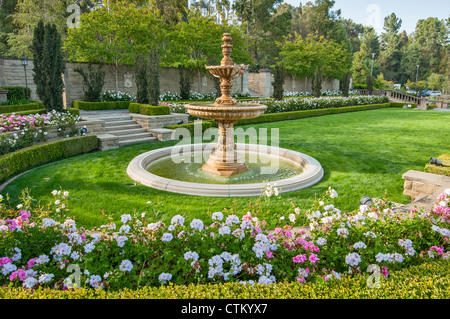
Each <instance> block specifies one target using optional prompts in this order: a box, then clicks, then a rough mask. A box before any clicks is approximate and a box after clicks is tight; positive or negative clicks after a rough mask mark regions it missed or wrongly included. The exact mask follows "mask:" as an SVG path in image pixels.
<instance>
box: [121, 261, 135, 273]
mask: <svg viewBox="0 0 450 319" xmlns="http://www.w3.org/2000/svg"><path fill="white" fill-rule="evenodd" d="M119 269H120V271H128V272H129V271H131V270H132V269H133V264H132V263H131V261H129V260H128V259H125V260H122V262H121V264H120V266H119Z"/></svg>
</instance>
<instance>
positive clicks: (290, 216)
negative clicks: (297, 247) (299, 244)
mask: <svg viewBox="0 0 450 319" xmlns="http://www.w3.org/2000/svg"><path fill="white" fill-rule="evenodd" d="M289 220H290V221H291V223H295V214H290V215H289Z"/></svg>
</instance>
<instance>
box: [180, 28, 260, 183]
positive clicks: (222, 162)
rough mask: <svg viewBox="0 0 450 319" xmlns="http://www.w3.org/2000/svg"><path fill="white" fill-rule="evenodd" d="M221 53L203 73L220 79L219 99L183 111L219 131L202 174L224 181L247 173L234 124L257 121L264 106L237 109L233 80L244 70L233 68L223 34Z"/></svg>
mask: <svg viewBox="0 0 450 319" xmlns="http://www.w3.org/2000/svg"><path fill="white" fill-rule="evenodd" d="M222 41H223V42H224V44H223V45H222V53H223V55H224V57H223V59H222V61H221V63H220V65H219V66H207V67H206V69H207V70H208V71H209V72H210V73H211V74H212V75H213V76H215V77H217V78H219V79H220V90H221V93H222V96H221V97H219V98H218V99H217V100H216V101H215V103H214V104H208V103H198V104H188V105H185V108H186V109H187V110H188V112H189V114H191V115H192V116H195V117H199V118H204V119H212V120H215V121H216V123H217V125H218V127H219V140H218V142H217V144H216V146H215V151H214V153H212V154H211V156H210V158H209V159H208V161H207V162H206V164H205V165H204V166H203V167H202V168H201V170H202V171H205V172H208V173H210V174H215V175H219V176H224V177H230V176H232V175H236V174H240V173H243V172H245V171H247V170H248V168H247V166H246V165H245V163H244V161H243V159H242V158H241V156H240V155H239V154H238V153H237V152H236V146H235V144H234V129H233V126H234V124H235V123H236V122H237V121H238V120H240V119H248V118H255V117H259V116H261V115H262V114H264V111H265V110H266V109H267V106H265V105H261V104H247V105H245V106H239V105H238V104H237V101H236V100H235V99H233V98H232V97H231V89H232V86H233V85H232V80H233V79H235V78H237V77H239V76H240V75H242V74H243V73H244V72H245V71H246V70H247V69H248V66H246V65H237V64H234V63H233V61H232V60H231V58H230V55H231V49H232V48H233V46H232V45H231V44H230V42H231V37H230V34H229V33H224V35H223V38H222Z"/></svg>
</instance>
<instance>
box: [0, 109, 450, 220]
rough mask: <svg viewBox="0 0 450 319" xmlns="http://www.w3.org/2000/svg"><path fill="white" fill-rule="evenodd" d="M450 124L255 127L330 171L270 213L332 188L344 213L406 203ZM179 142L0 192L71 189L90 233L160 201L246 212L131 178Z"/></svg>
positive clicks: (182, 207) (236, 201)
mask: <svg viewBox="0 0 450 319" xmlns="http://www.w3.org/2000/svg"><path fill="white" fill-rule="evenodd" d="M449 124H450V113H448V112H434V111H420V110H405V109H382V110H372V111H364V112H356V113H345V114H337V115H329V116H322V117H315V118H308V119H301V120H295V121H284V122H275V123H269V124H263V125H256V126H255V127H256V128H257V129H258V128H260V127H267V128H268V129H270V128H279V130H280V147H282V148H288V149H292V150H295V151H299V152H302V153H305V154H308V155H310V156H312V157H314V158H316V159H317V160H318V161H319V162H320V163H321V164H322V166H323V168H324V170H325V177H324V179H323V180H322V182H320V183H319V184H317V185H315V186H314V187H311V188H309V189H305V190H300V191H297V192H291V193H287V194H282V195H281V196H280V197H279V198H276V199H273V200H271V201H270V203H268V204H267V209H268V211H269V212H268V213H266V214H268V215H273V214H284V213H285V212H286V211H287V209H288V208H289V207H290V202H291V201H292V202H293V203H294V204H295V206H296V207H300V208H305V209H306V208H308V207H309V205H310V204H311V203H312V201H313V200H314V197H315V195H318V196H320V195H322V194H323V193H324V192H325V191H326V189H327V188H328V187H329V186H332V187H333V188H334V189H335V190H336V191H337V192H338V194H339V197H338V198H337V199H336V200H335V206H336V207H337V208H339V209H341V210H342V211H349V210H353V209H356V208H358V207H359V199H360V198H361V197H362V196H364V195H369V196H372V197H383V196H385V195H386V196H387V197H389V198H391V199H393V200H394V201H396V202H400V203H407V202H408V200H409V199H408V198H407V197H406V196H404V195H403V194H402V193H403V182H404V181H403V179H402V175H403V174H404V173H405V172H406V171H408V170H410V169H413V170H423V168H424V166H425V164H426V163H427V162H428V160H429V158H430V157H437V156H440V155H441V154H444V153H449V152H450V142H449V141H450V133H449V130H448V127H449ZM176 143H177V142H174V141H172V142H164V143H144V144H136V145H132V146H127V147H123V148H121V149H119V150H111V151H106V152H97V153H92V154H88V155H83V156H78V157H75V158H70V159H67V160H64V161H61V162H58V163H54V164H51V165H49V166H46V167H42V168H38V169H36V170H34V171H32V172H29V173H27V174H25V175H23V176H21V177H20V178H18V179H17V180H15V181H14V182H13V183H11V184H10V185H8V187H7V188H6V189H5V190H3V191H2V192H1V194H2V195H3V196H5V195H6V194H7V193H9V195H10V196H11V198H12V199H13V200H15V199H17V197H18V196H19V195H20V193H21V190H22V189H24V188H29V189H30V190H31V195H32V196H33V197H34V198H38V199H40V200H42V201H43V202H47V201H49V200H51V199H52V195H51V194H50V192H51V191H52V190H54V189H63V190H67V191H69V192H70V195H71V198H72V200H71V202H70V208H71V214H73V215H76V216H77V222H78V224H79V225H80V226H85V227H87V228H91V227H93V226H99V225H101V224H103V223H105V222H106V221H107V219H106V218H105V217H103V216H102V211H103V212H104V213H105V214H108V215H112V216H113V217H114V220H115V221H119V220H120V215H122V214H125V213H133V212H134V211H136V212H139V213H141V212H144V211H147V212H149V214H151V213H150V211H149V210H148V208H149V207H150V206H149V205H147V204H146V203H147V202H148V201H152V202H161V203H162V204H163V206H162V207H161V210H162V211H164V212H165V213H164V214H155V219H161V220H163V221H168V220H169V219H170V218H171V217H172V216H174V215H176V214H183V215H185V216H186V217H187V218H188V220H189V219H191V218H194V217H195V218H206V216H207V215H209V214H211V213H213V212H215V211H223V210H224V209H225V208H230V207H231V206H234V207H235V208H236V209H237V213H238V215H242V214H245V213H246V212H247V208H248V206H249V204H250V201H254V200H255V198H213V197H196V196H188V195H181V194H174V193H168V192H164V191H159V190H155V189H151V188H148V187H145V186H142V185H135V183H134V181H133V180H131V179H130V178H129V177H128V175H127V174H126V168H127V165H128V163H129V162H130V161H131V160H132V159H133V158H134V157H136V156H137V155H139V154H141V153H143V152H146V151H149V150H151V149H155V148H160V147H167V146H171V145H175V144H176ZM14 203H15V202H13V204H14Z"/></svg>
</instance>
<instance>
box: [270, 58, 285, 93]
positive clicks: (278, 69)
mask: <svg viewBox="0 0 450 319" xmlns="http://www.w3.org/2000/svg"><path fill="white" fill-rule="evenodd" d="M273 76H274V81H273V82H272V85H273V97H274V99H275V100H277V101H281V100H282V99H283V93H284V90H283V85H284V78H285V76H286V69H285V67H284V66H283V65H276V66H275V68H274V73H273Z"/></svg>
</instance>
